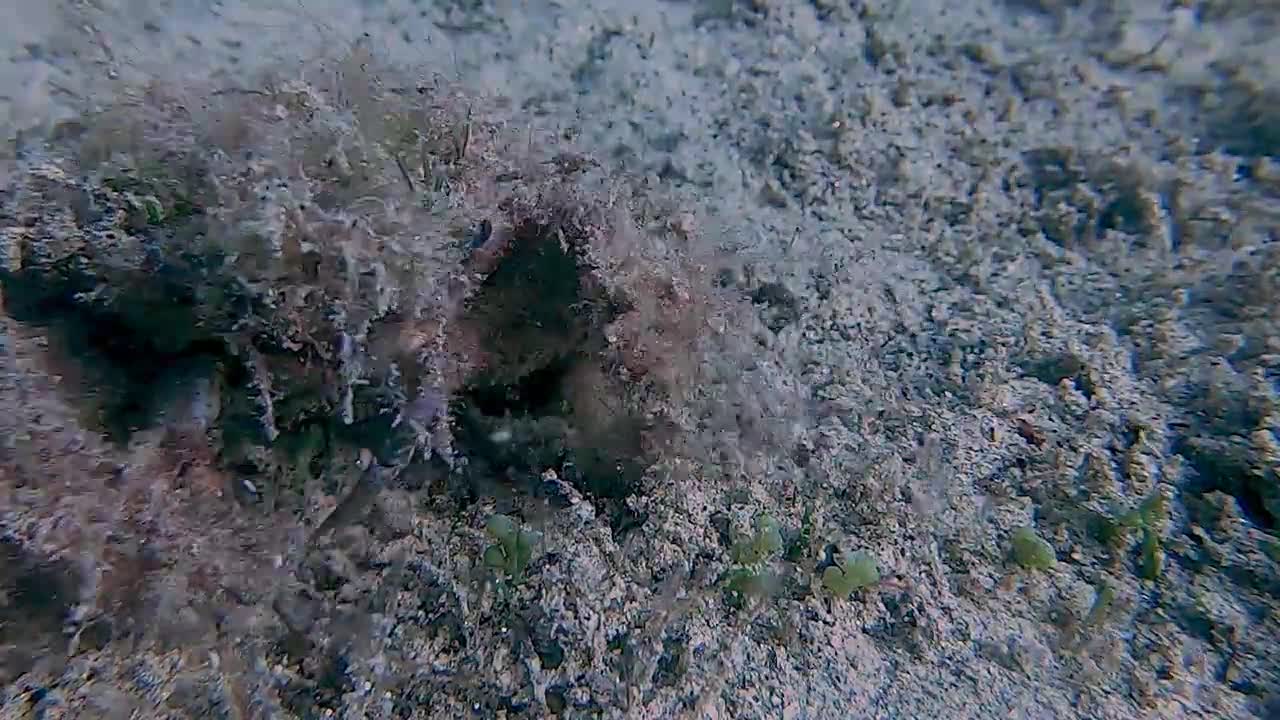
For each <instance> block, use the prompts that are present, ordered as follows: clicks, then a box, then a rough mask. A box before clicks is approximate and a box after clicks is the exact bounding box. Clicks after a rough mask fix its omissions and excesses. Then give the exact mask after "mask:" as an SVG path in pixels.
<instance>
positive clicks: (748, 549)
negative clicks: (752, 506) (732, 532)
mask: <svg viewBox="0 0 1280 720" xmlns="http://www.w3.org/2000/svg"><path fill="white" fill-rule="evenodd" d="M782 548H783V543H782V529H781V528H780V527H779V526H778V521H777V520H774V519H773V517H772V516H770V515H767V514H765V513H761V514H759V515H757V516H756V519H755V522H754V523H753V524H752V534H751V535H749V536H747V537H743V538H740V539H739V540H738V542H736V543H734V546H733V561H734V562H736V563H739V564H742V565H752V564H755V563H761V562H767V561H769V560H771V559H773V558H774V557H776V556H777V555H778V554H780V553H781V552H782Z"/></svg>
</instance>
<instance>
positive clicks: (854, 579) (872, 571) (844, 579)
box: [822, 550, 880, 600]
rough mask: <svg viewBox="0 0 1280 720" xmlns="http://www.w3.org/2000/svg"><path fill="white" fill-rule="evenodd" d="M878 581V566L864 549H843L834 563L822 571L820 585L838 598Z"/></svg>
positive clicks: (847, 595) (845, 596) (844, 597)
mask: <svg viewBox="0 0 1280 720" xmlns="http://www.w3.org/2000/svg"><path fill="white" fill-rule="evenodd" d="M878 582H880V567H879V565H878V564H877V563H876V559H875V557H874V556H872V555H871V553H869V552H867V551H866V550H853V551H849V550H845V551H842V552H840V553H838V554H837V555H836V557H835V564H834V565H830V566H828V567H827V568H826V569H825V570H823V571H822V586H823V587H825V588H826V589H827V591H828V592H830V593H831V594H832V595H834V596H835V597H837V598H840V599H842V600H843V599H846V598H848V597H849V596H850V595H851V594H853V592H854V591H855V590H861V589H863V588H867V587H870V586H872V585H874V584H876V583H878Z"/></svg>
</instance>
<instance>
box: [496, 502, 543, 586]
mask: <svg viewBox="0 0 1280 720" xmlns="http://www.w3.org/2000/svg"><path fill="white" fill-rule="evenodd" d="M484 529H485V532H486V533H488V535H489V537H491V538H493V539H494V540H496V541H497V542H495V543H494V544H492V545H490V546H489V547H487V548H485V550H484V564H485V567H487V568H489V569H491V570H493V571H494V572H496V573H498V575H499V576H500V577H502V578H504V579H508V580H513V581H519V580H520V579H521V578H522V577H524V571H525V569H526V568H528V567H529V561H530V560H532V559H533V546H534V545H536V544H537V542H538V540H540V539H541V535H540V534H539V533H536V532H533V531H531V530H526V529H525V528H523V527H521V526H520V523H519V522H518V521H517V520H516V519H515V518H513V517H511V516H509V515H494V516H493V517H491V518H489V521H488V522H486V523H485V526H484Z"/></svg>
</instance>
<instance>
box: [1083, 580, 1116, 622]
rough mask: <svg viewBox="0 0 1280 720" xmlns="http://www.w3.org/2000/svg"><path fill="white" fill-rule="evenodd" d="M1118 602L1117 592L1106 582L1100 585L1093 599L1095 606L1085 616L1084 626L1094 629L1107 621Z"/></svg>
mask: <svg viewBox="0 0 1280 720" xmlns="http://www.w3.org/2000/svg"><path fill="white" fill-rule="evenodd" d="M1115 601H1116V590H1115V588H1113V587H1111V585H1109V584H1107V582H1106V581H1105V580H1104V581H1102V582H1101V583H1099V584H1098V590H1097V594H1096V595H1095V596H1094V598H1093V605H1091V606H1090V607H1089V613H1088V614H1087V615H1085V618H1084V624H1085V625H1086V626H1088V627H1094V626H1096V625H1098V624H1100V623H1102V621H1104V620H1106V619H1107V616H1108V615H1109V614H1110V613H1111V607H1112V606H1113V605H1114V604H1115Z"/></svg>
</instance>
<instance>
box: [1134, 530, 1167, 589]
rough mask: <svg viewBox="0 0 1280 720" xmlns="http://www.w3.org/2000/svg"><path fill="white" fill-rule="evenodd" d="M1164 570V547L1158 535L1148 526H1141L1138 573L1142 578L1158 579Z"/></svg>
mask: <svg viewBox="0 0 1280 720" xmlns="http://www.w3.org/2000/svg"><path fill="white" fill-rule="evenodd" d="M1163 570H1164V548H1163V547H1162V546H1161V544H1160V535H1159V534H1158V533H1157V532H1156V531H1155V530H1153V529H1151V528H1149V527H1143V528H1142V556H1141V558H1140V563H1139V565H1138V575H1139V576H1140V577H1141V578H1142V579H1143V580H1153V581H1154V580H1159V579H1160V573H1161V571H1163Z"/></svg>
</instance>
